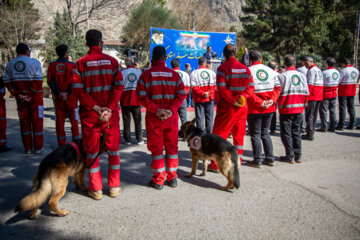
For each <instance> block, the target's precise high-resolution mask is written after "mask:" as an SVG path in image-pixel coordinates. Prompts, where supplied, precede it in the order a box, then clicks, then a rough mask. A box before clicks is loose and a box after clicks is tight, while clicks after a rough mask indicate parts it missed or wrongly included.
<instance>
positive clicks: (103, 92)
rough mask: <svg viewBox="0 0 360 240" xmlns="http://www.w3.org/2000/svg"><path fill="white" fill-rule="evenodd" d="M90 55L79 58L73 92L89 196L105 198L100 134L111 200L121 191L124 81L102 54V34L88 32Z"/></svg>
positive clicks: (116, 64)
mask: <svg viewBox="0 0 360 240" xmlns="http://www.w3.org/2000/svg"><path fill="white" fill-rule="evenodd" d="M86 45H87V46H88V47H89V48H90V51H89V52H88V54H87V55H85V56H84V57H82V58H81V59H79V60H78V61H77V62H76V63H75V66H74V69H73V75H72V82H73V83H72V92H73V94H74V95H75V96H76V97H77V98H78V100H79V101H80V120H81V131H82V140H83V141H82V142H83V147H84V150H85V152H86V154H87V156H86V160H87V165H88V166H90V165H91V164H92V163H93V164H92V165H91V166H90V169H89V173H88V174H89V175H88V176H89V188H90V189H89V190H88V195H89V196H90V197H92V198H93V199H95V200H99V199H101V198H102V177H101V168H100V162H99V158H98V157H99V156H98V155H99V154H98V153H99V145H100V135H101V134H102V135H103V137H104V138H105V140H104V141H105V146H106V148H107V153H108V159H109V170H108V185H109V188H110V191H109V195H110V197H116V196H118V195H119V192H120V191H121V188H120V156H119V144H120V127H119V121H120V116H119V104H118V103H119V100H120V96H121V93H122V91H123V88H124V86H123V79H122V75H121V71H120V68H119V63H118V61H117V60H116V59H115V58H113V57H111V56H108V55H106V54H104V53H102V51H101V47H102V45H103V41H102V34H101V32H100V31H98V30H94V29H91V30H89V31H87V33H86Z"/></svg>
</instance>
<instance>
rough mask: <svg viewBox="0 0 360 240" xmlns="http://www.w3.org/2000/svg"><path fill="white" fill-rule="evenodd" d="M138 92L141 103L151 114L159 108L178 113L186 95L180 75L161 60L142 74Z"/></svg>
mask: <svg viewBox="0 0 360 240" xmlns="http://www.w3.org/2000/svg"><path fill="white" fill-rule="evenodd" d="M136 92H137V95H138V98H139V100H140V102H141V104H142V105H143V106H144V107H145V108H146V110H147V111H148V112H150V113H151V114H156V112H157V110H158V109H170V110H171V111H172V112H173V113H177V110H178V109H179V107H180V106H181V104H182V103H183V101H184V99H185V97H186V95H185V90H184V83H183V82H182V81H181V78H180V75H179V74H178V73H177V72H175V71H174V70H172V69H170V68H167V67H166V66H165V62H164V61H161V60H158V61H155V62H154V64H153V65H152V67H151V68H150V69H149V70H146V71H145V72H143V73H142V74H141V76H140V79H139V82H138V85H137V88H136Z"/></svg>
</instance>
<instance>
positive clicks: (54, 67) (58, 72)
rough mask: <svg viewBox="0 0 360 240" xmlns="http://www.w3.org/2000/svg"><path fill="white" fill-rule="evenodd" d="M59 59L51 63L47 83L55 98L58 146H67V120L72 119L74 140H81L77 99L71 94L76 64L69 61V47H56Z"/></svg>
mask: <svg viewBox="0 0 360 240" xmlns="http://www.w3.org/2000/svg"><path fill="white" fill-rule="evenodd" d="M55 50H56V53H57V55H58V56H59V58H58V59H57V60H56V61H54V62H51V63H50V65H49V68H48V73H47V81H48V85H49V86H50V88H51V91H52V93H53V96H54V106H55V114H56V135H57V140H58V145H59V146H61V145H64V144H66V134H65V128H64V125H65V118H66V115H67V116H68V117H69V119H70V123H71V132H72V138H73V140H74V139H79V125H78V124H79V123H78V120H79V119H78V108H77V101H76V98H75V97H74V96H73V95H72V94H71V75H72V69H73V67H74V63H73V62H70V61H69V60H68V56H69V53H68V46H66V45H59V46H57V47H56V49H55Z"/></svg>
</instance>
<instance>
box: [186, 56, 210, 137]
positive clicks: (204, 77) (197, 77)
mask: <svg viewBox="0 0 360 240" xmlns="http://www.w3.org/2000/svg"><path fill="white" fill-rule="evenodd" d="M198 65H199V68H198V69H196V70H194V71H193V72H192V73H191V75H190V81H191V86H193V87H192V95H193V100H194V103H195V116H196V126H197V127H198V128H201V129H202V130H204V131H206V132H207V133H212V130H213V119H214V99H215V91H216V74H215V73H214V72H213V71H212V70H210V69H208V68H207V67H206V59H205V58H204V57H200V58H199V61H198ZM204 118H205V128H204Z"/></svg>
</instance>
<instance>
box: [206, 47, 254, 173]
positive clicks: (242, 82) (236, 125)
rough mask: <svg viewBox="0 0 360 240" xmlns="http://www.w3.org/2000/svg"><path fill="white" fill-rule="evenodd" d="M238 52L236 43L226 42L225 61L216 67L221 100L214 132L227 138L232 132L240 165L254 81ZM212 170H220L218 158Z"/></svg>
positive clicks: (210, 168)
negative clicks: (249, 99)
mask: <svg viewBox="0 0 360 240" xmlns="http://www.w3.org/2000/svg"><path fill="white" fill-rule="evenodd" d="M235 53H236V49H235V46H234V45H232V44H228V45H226V46H225V48H224V51H223V54H224V56H225V58H226V61H225V63H223V64H221V65H220V67H219V68H218V69H217V73H216V85H217V87H218V91H219V101H218V107H217V112H216V117H215V123H214V130H213V133H214V134H217V135H219V136H220V137H222V138H224V139H227V138H228V137H229V134H230V133H232V135H233V141H234V146H235V148H236V149H237V151H238V154H239V160H240V164H241V161H242V155H243V145H244V136H245V129H246V117H247V114H248V105H247V98H249V97H250V96H251V95H252V94H253V93H254V81H253V77H252V76H251V72H250V70H249V68H248V67H246V66H245V65H244V64H242V63H240V62H238V61H237V60H236V58H235ZM239 166H240V165H239ZM209 170H210V171H215V172H218V167H217V165H216V163H215V161H211V164H210V166H209V167H208V171H209Z"/></svg>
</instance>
